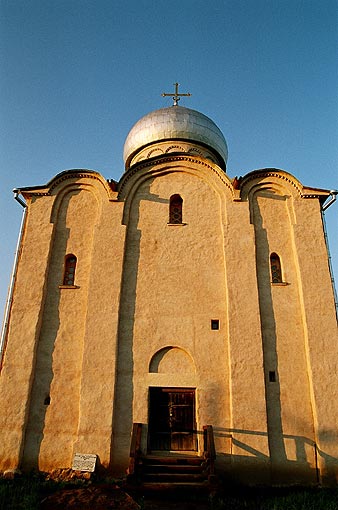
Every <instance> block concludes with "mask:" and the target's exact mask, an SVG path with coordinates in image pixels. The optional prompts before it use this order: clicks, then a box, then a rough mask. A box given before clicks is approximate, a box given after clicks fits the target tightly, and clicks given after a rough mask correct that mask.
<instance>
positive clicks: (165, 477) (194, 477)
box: [142, 472, 206, 483]
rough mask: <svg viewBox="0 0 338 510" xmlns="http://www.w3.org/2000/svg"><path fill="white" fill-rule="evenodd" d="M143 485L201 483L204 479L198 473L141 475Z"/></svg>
mask: <svg viewBox="0 0 338 510" xmlns="http://www.w3.org/2000/svg"><path fill="white" fill-rule="evenodd" d="M142 479H143V483H147V482H157V483H160V482H163V483H202V482H204V481H205V480H206V477H205V476H204V475H203V474H201V473H199V474H193V473H147V472H146V473H143V476H142Z"/></svg>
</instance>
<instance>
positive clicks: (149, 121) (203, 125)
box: [123, 105, 228, 170]
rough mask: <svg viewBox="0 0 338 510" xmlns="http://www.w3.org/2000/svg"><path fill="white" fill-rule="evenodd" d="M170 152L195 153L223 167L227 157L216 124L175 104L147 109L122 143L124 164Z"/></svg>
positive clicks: (226, 151) (126, 165)
mask: <svg viewBox="0 0 338 510" xmlns="http://www.w3.org/2000/svg"><path fill="white" fill-rule="evenodd" d="M173 141H175V142H177V144H174V145H173V144H172V142H173ZM169 152H176V153H177V152H189V153H194V154H195V155H200V156H202V157H207V158H209V159H212V160H214V161H215V162H216V163H217V164H218V165H220V166H221V167H223V168H225V166H226V162H227V158H228V148H227V144H226V141H225V138H224V136H223V134H222V132H221V131H220V129H219V128H218V127H217V126H216V124H215V123H214V122H213V121H212V120H211V119H209V117H207V116H206V115H203V113H200V112H198V111H196V110H191V109H190V108H185V107H183V106H177V105H175V106H170V107H168V108H161V109H159V110H155V111H153V112H150V113H148V114H147V115H145V116H144V117H142V118H141V119H140V120H139V121H138V122H136V124H135V125H134V126H133V127H132V129H131V130H130V132H129V134H128V136H127V138H126V141H125V144H124V151H123V159H124V163H125V168H126V170H128V168H130V166H132V165H133V164H135V163H138V162H139V161H141V160H144V159H148V158H149V157H154V156H160V155H163V154H168V153H169Z"/></svg>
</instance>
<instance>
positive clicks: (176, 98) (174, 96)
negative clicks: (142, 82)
mask: <svg viewBox="0 0 338 510" xmlns="http://www.w3.org/2000/svg"><path fill="white" fill-rule="evenodd" d="M174 85H175V93H174V94H165V93H163V94H162V97H166V96H171V97H172V98H173V101H174V106H177V103H178V102H179V100H180V99H181V97H182V96H191V94H189V93H188V94H179V92H178V86H179V83H174Z"/></svg>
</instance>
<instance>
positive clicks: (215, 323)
mask: <svg viewBox="0 0 338 510" xmlns="http://www.w3.org/2000/svg"><path fill="white" fill-rule="evenodd" d="M211 329H219V320H218V319H211Z"/></svg>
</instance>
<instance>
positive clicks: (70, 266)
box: [63, 254, 76, 285]
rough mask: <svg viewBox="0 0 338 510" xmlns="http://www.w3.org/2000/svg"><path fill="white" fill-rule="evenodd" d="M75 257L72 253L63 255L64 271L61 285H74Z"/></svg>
mask: <svg viewBox="0 0 338 510" xmlns="http://www.w3.org/2000/svg"><path fill="white" fill-rule="evenodd" d="M75 268H76V257H75V255H73V254H69V255H66V257H65V271H64V275H63V285H74V281H75Z"/></svg>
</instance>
